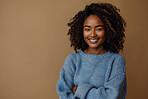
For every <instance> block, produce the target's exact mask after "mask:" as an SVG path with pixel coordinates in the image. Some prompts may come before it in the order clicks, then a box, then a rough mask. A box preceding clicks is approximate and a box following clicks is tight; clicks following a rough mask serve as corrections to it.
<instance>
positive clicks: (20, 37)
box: [0, 0, 148, 99]
mask: <svg viewBox="0 0 148 99" xmlns="http://www.w3.org/2000/svg"><path fill="white" fill-rule="evenodd" d="M96 1H104V2H110V3H113V4H114V5H116V6H117V7H118V8H120V9H121V15H122V16H123V17H124V19H125V20H126V21H127V26H128V28H127V31H126V43H125V50H124V53H121V54H122V55H124V57H125V59H126V62H127V80H128V90H127V98H126V99H146V98H147V97H148V94H147V89H148V79H147V78H148V60H147V56H148V52H147V51H148V46H147V45H148V44H147V42H148V39H147V38H148V27H147V24H148V19H147V18H148V13H147V11H148V6H147V5H148V1H147V0H0V99H58V95H57V93H56V83H57V80H58V79H59V71H60V68H61V67H62V66H63V63H64V60H65V57H66V56H67V55H68V54H70V53H71V52H73V49H72V48H70V47H69V45H70V42H69V40H68V36H67V35H66V34H67V31H68V27H67V26H66V24H67V23H68V22H69V20H70V18H72V17H73V16H74V15H75V14H76V13H77V12H78V11H79V10H82V9H84V7H85V5H86V4H90V3H91V2H96Z"/></svg>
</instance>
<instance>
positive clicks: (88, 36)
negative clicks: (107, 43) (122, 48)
mask: <svg viewBox="0 0 148 99" xmlns="http://www.w3.org/2000/svg"><path fill="white" fill-rule="evenodd" d="M83 36H84V40H85V42H86V43H87V44H88V46H89V48H99V47H103V45H102V44H103V42H104V40H105V29H104V24H103V22H102V21H101V19H100V18H99V17H98V16H96V15H90V16H88V17H87V18H86V19H85V21H84V24H83Z"/></svg>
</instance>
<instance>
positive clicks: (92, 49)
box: [84, 46, 107, 55]
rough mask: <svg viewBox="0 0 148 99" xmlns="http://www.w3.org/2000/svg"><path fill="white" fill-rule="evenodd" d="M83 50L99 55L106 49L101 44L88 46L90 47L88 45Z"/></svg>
mask: <svg viewBox="0 0 148 99" xmlns="http://www.w3.org/2000/svg"><path fill="white" fill-rule="evenodd" d="M84 52H85V53H87V54H97V55H100V54H105V53H106V52H107V51H106V50H105V49H104V48H103V46H102V47H99V48H90V47H88V49H86V50H85V51H84Z"/></svg>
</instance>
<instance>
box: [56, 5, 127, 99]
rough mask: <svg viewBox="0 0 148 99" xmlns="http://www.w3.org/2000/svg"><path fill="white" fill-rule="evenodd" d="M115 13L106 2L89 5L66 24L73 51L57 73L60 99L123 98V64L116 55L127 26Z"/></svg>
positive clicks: (124, 82)
mask: <svg viewBox="0 0 148 99" xmlns="http://www.w3.org/2000/svg"><path fill="white" fill-rule="evenodd" d="M118 11H119V10H118V9H117V8H116V7H115V6H113V5H112V4H109V3H92V4H90V5H87V6H86V8H85V9H84V10H83V11H80V12H78V14H76V15H75V16H74V17H73V19H72V21H71V22H70V23H68V26H69V27H70V29H69V32H68V35H70V41H71V46H73V47H74V50H75V52H73V53H71V54H69V55H68V56H67V58H66V60H65V63H64V66H63V67H62V68H61V71H60V77H59V80H58V83H57V93H58V95H59V98H60V99H125V96H126V90H127V81H126V64H125V59H124V57H123V56H122V55H120V54H119V52H120V50H123V43H124V37H125V35H124V32H125V27H126V23H125V21H124V20H123V18H122V17H121V16H120V14H119V13H118ZM79 49H80V50H79ZM77 50H79V51H77Z"/></svg>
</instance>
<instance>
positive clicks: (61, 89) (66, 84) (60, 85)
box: [56, 56, 78, 99]
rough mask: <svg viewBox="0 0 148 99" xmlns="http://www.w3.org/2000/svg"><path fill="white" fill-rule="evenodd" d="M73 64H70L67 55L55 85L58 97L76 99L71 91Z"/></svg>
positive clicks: (60, 98)
mask: <svg viewBox="0 0 148 99" xmlns="http://www.w3.org/2000/svg"><path fill="white" fill-rule="evenodd" d="M73 66H74V64H72V61H70V59H69V56H67V58H66V60H65V62H64V65H63V67H62V68H61V70H60V77H59V80H58V82H57V86H56V88H57V93H58V95H59V99H78V98H77V97H76V96H74V94H73V92H72V88H73V86H74V83H73V82H74V67H73Z"/></svg>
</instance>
